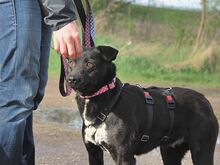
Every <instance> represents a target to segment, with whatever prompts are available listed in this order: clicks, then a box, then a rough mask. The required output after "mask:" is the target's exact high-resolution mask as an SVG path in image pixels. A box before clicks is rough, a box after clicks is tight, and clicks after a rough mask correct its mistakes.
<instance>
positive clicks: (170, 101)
mask: <svg viewBox="0 0 220 165" xmlns="http://www.w3.org/2000/svg"><path fill="white" fill-rule="evenodd" d="M124 85H128V84H123V83H121V81H120V80H119V79H118V78H117V79H116V87H115V88H116V90H115V91H117V93H116V95H115V96H114V98H113V99H111V101H110V103H109V104H108V105H107V106H106V107H104V108H103V110H102V111H101V112H99V114H98V115H97V116H96V117H95V119H94V120H93V122H92V123H93V124H92V125H93V126H97V125H100V124H101V123H103V122H104V121H105V120H106V118H107V116H108V115H109V113H111V111H112V109H113V107H114V106H115V105H116V103H117V101H118V99H119V97H120V95H121V91H122V88H123V86H124ZM137 88H138V89H140V90H141V92H142V93H143V96H144V98H145V102H146V106H147V112H148V119H147V128H146V129H145V130H144V134H143V135H142V136H141V139H140V140H141V142H145V143H146V142H149V140H150V135H151V131H152V130H151V129H152V125H153V116H154V99H153V97H152V96H151V94H150V92H149V91H150V90H149V89H156V90H162V93H163V95H164V96H165V97H166V102H167V108H168V111H169V117H170V126H169V130H168V132H167V133H166V134H165V135H164V136H163V137H162V138H161V142H167V141H168V140H169V139H170V135H171V133H172V131H173V127H174V109H175V108H176V103H175V100H174V96H173V94H172V88H156V87H151V88H142V87H140V86H139V87H137Z"/></svg>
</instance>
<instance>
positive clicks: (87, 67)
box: [68, 46, 118, 95]
mask: <svg viewBox="0 0 220 165" xmlns="http://www.w3.org/2000/svg"><path fill="white" fill-rule="evenodd" d="M117 54H118V50H116V49H114V48H112V47H110V46H98V47H94V48H90V49H85V50H84V51H83V54H82V56H81V57H80V58H78V59H75V61H74V62H75V64H74V65H73V66H71V67H70V70H71V71H70V74H69V76H68V80H69V83H70V84H71V87H72V88H73V89H74V90H75V91H76V92H79V93H80V94H81V95H91V94H93V93H94V92H96V91H97V90H98V89H100V88H101V87H102V86H104V85H106V84H108V83H109V82H110V81H112V79H113V78H114V77H115V75H116V67H115V64H114V63H112V61H113V60H115V59H116V56H117Z"/></svg>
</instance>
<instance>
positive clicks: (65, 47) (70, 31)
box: [53, 21, 82, 59]
mask: <svg viewBox="0 0 220 165" xmlns="http://www.w3.org/2000/svg"><path fill="white" fill-rule="evenodd" d="M53 40H54V49H55V50H56V51H57V52H59V53H60V54H62V55H63V56H64V57H66V58H70V59H74V58H77V57H79V56H80V55H81V53H82V45H81V41H80V32H79V30H78V26H77V24H76V22H75V21H73V22H70V23H69V24H67V25H65V26H64V27H62V28H61V29H59V30H57V31H54V32H53Z"/></svg>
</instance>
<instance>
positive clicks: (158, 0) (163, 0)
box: [136, 0, 201, 9]
mask: <svg viewBox="0 0 220 165" xmlns="http://www.w3.org/2000/svg"><path fill="white" fill-rule="evenodd" d="M136 2H138V3H142V4H149V3H150V2H151V3H154V4H155V5H156V6H171V7H180V8H191V9H199V8H200V6H201V4H200V2H201V0H136Z"/></svg>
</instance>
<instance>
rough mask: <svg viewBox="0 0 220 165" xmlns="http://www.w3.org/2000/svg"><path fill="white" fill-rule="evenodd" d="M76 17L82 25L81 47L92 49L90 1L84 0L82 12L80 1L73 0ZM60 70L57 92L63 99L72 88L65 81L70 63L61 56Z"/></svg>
mask: <svg viewBox="0 0 220 165" xmlns="http://www.w3.org/2000/svg"><path fill="white" fill-rule="evenodd" d="M74 3H75V6H76V9H77V12H78V15H79V17H80V20H81V24H82V29H83V33H82V35H83V36H82V38H83V46H84V47H87V48H91V47H94V45H95V44H94V37H95V30H94V29H95V28H94V17H93V12H92V8H91V5H90V0H86V12H85V10H84V7H83V4H82V1H81V0H74ZM60 62H61V70H60V81H59V91H60V94H61V95H62V96H63V97H65V96H69V95H70V94H71V91H72V88H71V86H70V84H69V82H68V80H67V79H66V77H67V76H68V74H69V71H68V66H69V63H70V61H69V60H68V59H66V58H65V57H64V56H63V55H61V56H60Z"/></svg>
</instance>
